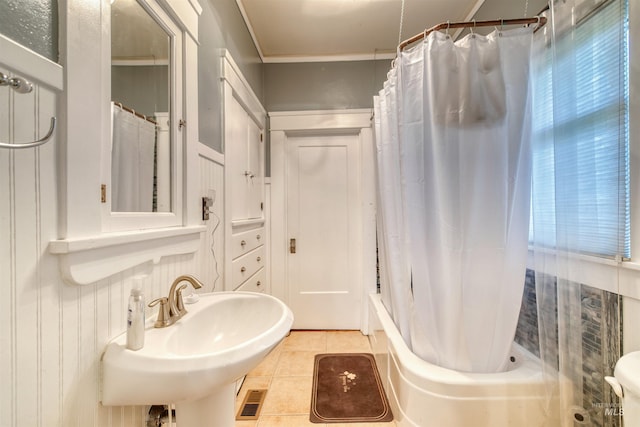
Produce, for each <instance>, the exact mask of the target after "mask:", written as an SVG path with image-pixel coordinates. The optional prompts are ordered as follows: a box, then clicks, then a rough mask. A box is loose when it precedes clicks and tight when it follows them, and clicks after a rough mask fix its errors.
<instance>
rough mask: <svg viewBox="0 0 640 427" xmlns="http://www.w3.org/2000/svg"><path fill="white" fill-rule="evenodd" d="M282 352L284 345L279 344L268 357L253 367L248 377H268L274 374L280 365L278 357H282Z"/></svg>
mask: <svg viewBox="0 0 640 427" xmlns="http://www.w3.org/2000/svg"><path fill="white" fill-rule="evenodd" d="M280 353H282V346H281V345H280V346H278V347H276V348H274V349H273V350H272V351H271V353H269V354H268V355H267V357H265V358H264V360H262V362H260V364H259V365H258V366H256V367H255V368H253V370H251V372H249V374H247V376H248V377H266V376H272V375H273V374H274V372H275V371H276V367H277V365H278V359H279V358H280Z"/></svg>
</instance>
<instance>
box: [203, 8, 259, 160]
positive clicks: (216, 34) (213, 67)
mask: <svg viewBox="0 0 640 427" xmlns="http://www.w3.org/2000/svg"><path fill="white" fill-rule="evenodd" d="M200 3H201V6H202V9H203V10H202V14H201V15H200V22H203V23H205V24H204V25H200V29H199V34H198V38H199V42H200V47H199V49H198V85H199V93H200V97H199V100H198V102H199V111H200V117H199V131H200V142H202V143H203V144H205V145H207V146H208V147H211V148H213V149H214V150H216V151H219V152H221V153H222V152H224V147H223V143H222V125H221V121H220V120H221V117H222V111H221V105H222V104H221V99H222V92H221V87H222V86H221V82H220V77H221V75H220V73H221V66H220V51H221V50H222V49H228V50H229V52H230V53H231V56H232V57H233V59H234V60H235V61H236V63H237V64H238V66H239V67H240V70H241V71H242V73H243V74H244V76H245V78H246V79H247V81H248V82H249V84H250V85H251V88H252V89H253V91H254V93H255V94H256V95H257V96H258V98H259V99H260V101H261V102H262V103H263V104H264V99H263V98H264V95H263V93H264V91H263V66H262V61H261V60H260V56H259V54H258V51H257V50H256V48H255V45H254V44H253V40H252V39H251V35H250V34H249V30H248V29H247V26H246V25H245V23H244V20H243V19H242V15H241V13H240V10H239V9H238V5H237V3H236V2H235V0H201V2H200Z"/></svg>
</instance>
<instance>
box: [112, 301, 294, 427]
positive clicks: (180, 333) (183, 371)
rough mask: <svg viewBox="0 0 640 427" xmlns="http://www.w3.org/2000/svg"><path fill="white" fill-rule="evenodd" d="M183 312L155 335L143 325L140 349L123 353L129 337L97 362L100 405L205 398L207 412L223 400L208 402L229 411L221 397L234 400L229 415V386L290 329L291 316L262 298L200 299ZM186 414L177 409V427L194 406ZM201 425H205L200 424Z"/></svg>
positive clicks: (281, 306) (281, 305) (186, 408)
mask: <svg viewBox="0 0 640 427" xmlns="http://www.w3.org/2000/svg"><path fill="white" fill-rule="evenodd" d="M186 308H187V310H188V311H189V312H188V313H187V314H186V315H185V316H184V317H183V318H182V319H180V320H179V321H178V322H176V323H175V324H173V325H171V326H169V327H166V328H154V327H153V323H148V326H147V328H146V331H145V343H144V347H143V348H142V349H141V350H138V351H131V350H127V349H126V334H122V335H120V336H118V337H116V338H115V339H114V340H113V341H111V342H110V343H109V344H108V345H107V347H106V350H105V353H104V355H103V358H102V370H103V371H102V372H103V383H102V403H103V404H104V405H118V406H120V405H152V404H166V403H176V404H178V403H180V402H190V403H193V402H196V401H198V400H202V399H204V400H205V401H203V402H201V403H202V404H206V405H207V406H211V405H212V404H214V403H216V402H218V401H220V398H219V397H216V398H213V399H212V398H211V396H214V395H218V394H220V393H222V394H224V395H225V396H224V398H223V399H222V400H224V401H225V403H224V405H225V406H228V401H229V396H226V395H227V394H229V393H232V395H231V408H230V411H231V416H233V390H232V389H233V388H234V382H235V381H236V380H237V379H238V378H240V377H242V376H243V375H245V374H247V373H248V372H249V371H250V370H251V369H253V368H254V367H255V366H257V365H258V363H260V361H261V360H262V359H263V358H264V357H265V356H266V355H267V354H268V353H269V351H271V350H272V349H273V348H274V347H275V346H276V345H277V344H278V343H279V342H280V341H281V340H282V339H283V338H284V337H285V336H286V335H287V333H288V332H289V330H290V328H291V324H292V323H293V314H292V313H291V310H290V309H289V308H288V307H287V306H286V305H285V304H284V303H283V302H282V301H280V300H278V299H276V298H274V297H271V296H269V295H264V294H255V293H248V292H216V293H210V294H204V295H200V301H199V302H197V303H195V304H190V305H187V306H186ZM212 400H214V401H216V402H212ZM199 406H202V405H199V404H196V405H195V407H199ZM216 406H217V405H216ZM183 407H184V409H183V411H182V412H183V413H181V411H180V407H179V406H178V405H176V412H177V413H176V417H177V419H179V420H180V421H179V422H180V424H181V425H183V424H184V425H188V423H187V422H185V420H184V419H182V418H187V415H188V414H186V412H188V411H192V410H194V405H192V404H190V405H183ZM217 411H218V412H217V415H215V417H217V418H220V416H221V414H220V409H219V408H218V409H217ZM196 412H197V411H196ZM225 412H228V411H227V410H226V409H225ZM189 416H190V415H189ZM202 416H205V414H194V417H196V418H200V417H202ZM181 417H182V418H181ZM200 425H204V424H202V419H201V418H200ZM211 425H215V426H217V425H226V424H225V423H223V422H219V423H217V422H216V423H213V424H211Z"/></svg>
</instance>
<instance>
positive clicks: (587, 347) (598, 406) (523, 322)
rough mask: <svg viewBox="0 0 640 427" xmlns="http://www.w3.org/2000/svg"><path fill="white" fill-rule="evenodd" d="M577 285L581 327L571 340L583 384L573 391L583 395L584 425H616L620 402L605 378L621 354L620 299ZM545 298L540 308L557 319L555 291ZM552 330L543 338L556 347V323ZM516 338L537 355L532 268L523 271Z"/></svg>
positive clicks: (618, 424) (538, 352) (618, 422)
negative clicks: (578, 353) (586, 415)
mask: <svg viewBox="0 0 640 427" xmlns="http://www.w3.org/2000/svg"><path fill="white" fill-rule="evenodd" d="M576 286H580V300H581V307H580V313H581V330H580V331H575V333H572V334H571V336H570V339H572V340H574V341H575V343H576V345H578V346H580V347H581V351H582V379H583V384H582V390H574V393H578V394H582V407H583V408H584V409H585V410H586V411H587V412H588V413H589V420H588V423H586V425H590V426H594V427H619V426H621V421H620V417H619V408H620V406H619V404H620V402H619V400H618V398H617V396H616V395H615V394H614V393H613V391H612V389H611V387H610V386H609V385H608V384H607V383H606V382H605V381H604V377H605V376H607V375H613V369H614V367H615V363H616V361H617V360H618V358H619V355H620V354H622V348H621V342H622V319H621V316H622V307H621V301H622V300H621V298H620V297H619V295H617V294H614V293H611V292H607V291H604V290H601V289H596V288H593V287H590V286H587V285H580V284H576ZM545 298H546V299H547V301H544V303H543V304H542V307H543V310H548V311H547V312H546V313H545V314H550V315H551V316H552V318H556V319H557V313H558V304H557V297H556V292H549V295H545ZM563 309H566V308H563ZM551 329H552V331H553V332H555V333H552V334H551V335H552V336H548V337H546V339H547V340H548V341H550V342H549V343H548V345H547V347H549V346H550V348H556V349H557V342H558V338H557V324H556V327H555V328H551ZM515 340H516V342H518V343H519V344H521V345H522V346H523V347H525V348H526V349H527V350H529V351H530V352H532V353H534V354H536V355H538V356H539V354H540V350H539V336H538V313H537V295H536V284H535V272H534V271H532V270H527V274H526V279H525V288H524V295H523V299H522V307H521V309H520V319H519V321H518V328H517V330H516V338H515ZM576 351H580V350H576ZM552 357H553V356H552ZM584 424H585V423H576V425H584Z"/></svg>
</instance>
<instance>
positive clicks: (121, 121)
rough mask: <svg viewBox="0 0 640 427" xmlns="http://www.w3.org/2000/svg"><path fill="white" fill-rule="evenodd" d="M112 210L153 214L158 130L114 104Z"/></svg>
mask: <svg viewBox="0 0 640 427" xmlns="http://www.w3.org/2000/svg"><path fill="white" fill-rule="evenodd" d="M111 112H112V121H113V122H112V126H113V128H112V132H113V133H112V139H111V162H112V166H111V186H112V189H111V210H112V211H113V212H151V211H152V210H153V177H154V155H155V143H156V127H155V125H154V124H153V123H151V122H149V121H147V120H144V119H142V118H140V117H137V116H135V115H134V114H132V113H130V112H128V111H125V110H123V109H121V108H120V107H118V106H117V105H115V104H114V103H113V102H112V103H111Z"/></svg>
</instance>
